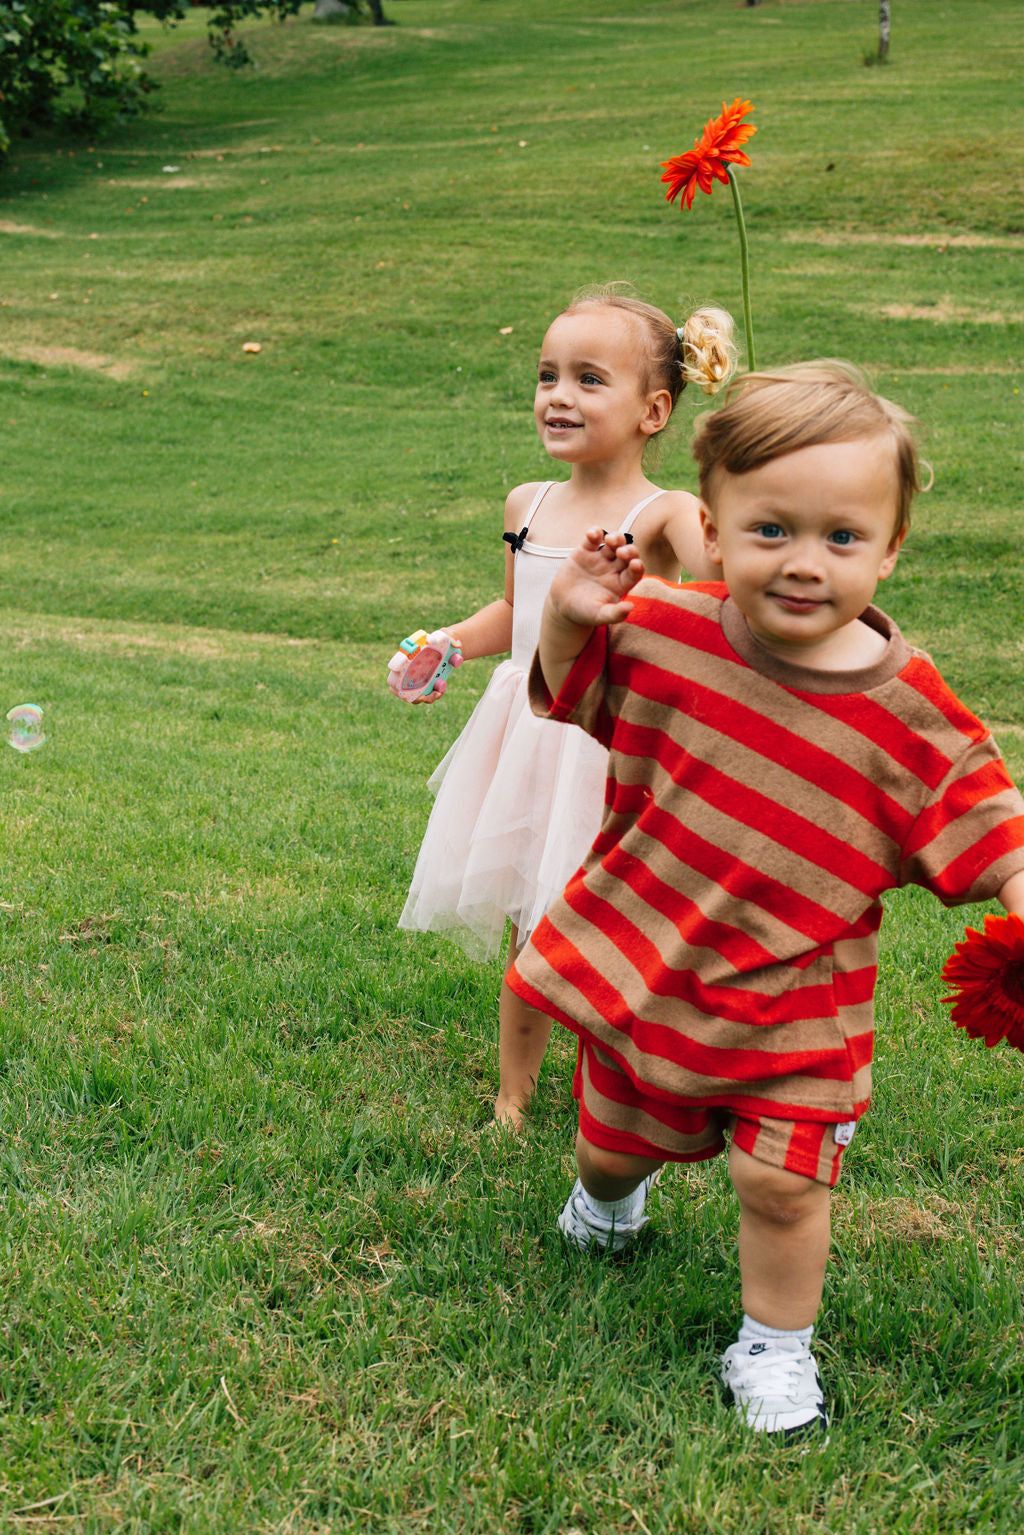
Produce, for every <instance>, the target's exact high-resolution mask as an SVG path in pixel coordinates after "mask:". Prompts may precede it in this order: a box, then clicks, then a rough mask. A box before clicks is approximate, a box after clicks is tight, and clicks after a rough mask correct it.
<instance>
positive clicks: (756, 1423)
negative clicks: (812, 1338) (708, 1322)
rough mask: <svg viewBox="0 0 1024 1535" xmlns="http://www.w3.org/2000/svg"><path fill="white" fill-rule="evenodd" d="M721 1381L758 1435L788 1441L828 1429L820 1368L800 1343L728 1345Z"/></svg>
mask: <svg viewBox="0 0 1024 1535" xmlns="http://www.w3.org/2000/svg"><path fill="white" fill-rule="evenodd" d="M722 1382H723V1384H724V1385H726V1386H728V1388H729V1390H730V1391H731V1392H732V1396H733V1401H734V1402H735V1403H736V1411H737V1412H738V1413H739V1414H740V1416H741V1417H742V1418H743V1419H744V1420H745V1421H746V1423H747V1424H748V1425H749V1426H750V1427H751V1428H755V1429H760V1430H761V1432H762V1433H765V1434H779V1435H780V1436H782V1437H788V1436H790V1435H794V1436H795V1435H797V1434H804V1435H806V1434H808V1433H812V1432H814V1433H817V1432H820V1433H824V1432H825V1431H826V1430H827V1428H828V1413H827V1412H826V1411H825V1397H824V1393H823V1392H822V1389H821V1376H820V1375H819V1374H818V1366H817V1364H816V1362H815V1359H814V1355H813V1354H812V1353H811V1351H810V1349H809V1347H808V1346H807V1344H806V1343H803V1342H801V1341H800V1340H799V1339H788V1338H770V1339H768V1340H766V1341H765V1342H760V1341H758V1342H743V1343H734V1344H732V1346H731V1347H730V1348H727V1349H726V1351H725V1353H724V1354H723V1355H722Z"/></svg>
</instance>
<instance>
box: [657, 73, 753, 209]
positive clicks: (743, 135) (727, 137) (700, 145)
mask: <svg viewBox="0 0 1024 1535" xmlns="http://www.w3.org/2000/svg"><path fill="white" fill-rule="evenodd" d="M752 109H753V103H752V102H750V101H744V100H743V99H742V97H740V96H737V97H736V100H735V101H734V102H733V104H732V106H731V107H727V106H726V104H725V102H724V101H723V102H722V115H721V117H712V118H711V119H710V121H709V122H708V124H707V126H706V127H705V129H704V132H703V133H702V134H701V136H700V138H699V139H697V140H696V141H695V142H694V146H693V148H692V149H691V150H690V151H689V152H688V153H687V154H685V155H673V157H672V159H671V160H663V161H662V162H661V165H662V169H663V170H664V172H665V174H664V176H662V178H661V179H662V181H667V182H668V191H667V192H666V193H665V197H666V199H667V200H668V201H669V202H674V201H675V199H676V198H677V197H678V196H679V194H680V193H682V200H681V202H680V207H686V208H692V207H693V194H694V193H695V192H696V190H697V188H698V187H700V189H701V191H702V192H710V191H711V188H712V186H713V185H714V181H715V180H716V179H717V180H718V181H722V182H728V180H729V173H728V171H727V170H726V168H725V167H726V166H727V165H728V164H730V163H731V164H733V165H749V164H750V156H749V155H746V154H744V153H743V150H742V149H741V148H740V145H741V144H745V143H746V142H747V140H748V139H749V138H752V137H753V135H754V134H755V133H756V132H757V129H756V128H755V127H754V124H753V123H745V122H742V121H741V118H744V117H746V115H747V113H748V112H750V111H751V110H752Z"/></svg>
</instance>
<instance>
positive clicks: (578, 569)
mask: <svg viewBox="0 0 1024 1535" xmlns="http://www.w3.org/2000/svg"><path fill="white" fill-rule="evenodd" d="M643 574H644V562H643V560H641V559H640V557H639V555H638V554H637V553H636V552H635V546H634V545H633V544H629V543H627V542H626V539H625V536H624V535H623V534H622V533H609V534H605V533H604V532H602V530H601V529H600V528H588V529H587V532H586V534H585V536H584V539H583V542H582V543H581V544H580V545H579V546H578V548H576V549H574V550H573V552H572V554H570V556H569V558H568V559H567V560H566V561H565V564H564V565H562V566H561V567H560V568H559V570H558V573H557V575H556V576H555V579H554V581H553V582H552V583H551V595H550V602H549V614H550V617H551V618H552V619H553V620H554V621H555V624H556V626H557V627H558V628H565V629H568V628H570V627H578V628H585V629H593V628H595V627H596V626H597V625H599V624H618V623H621V622H622V620H623V619H624V618H625V617H626V615H627V613H630V612H632V609H633V604H632V603H631V602H630V601H628V600H627V597H626V594H627V592H630V591H632V589H633V587H634V586H635V585H636V583H637V582H638V581H639V580H641V579H642V578H643Z"/></svg>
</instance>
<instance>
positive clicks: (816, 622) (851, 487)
mask: <svg viewBox="0 0 1024 1535" xmlns="http://www.w3.org/2000/svg"><path fill="white" fill-rule="evenodd" d="M712 499H713V501H714V507H713V508H712V509H708V508H707V507H702V508H701V521H702V525H703V528H704V541H705V549H706V551H707V553H708V555H709V557H710V558H711V559H712V560H713V561H714V562H715V563H716V564H720V565H721V566H722V573H723V576H724V578H725V581H726V582H727V584H728V587H729V593H730V595H731V596H732V598H733V600H734V601H735V602H736V604H737V606H738V607H739V608H740V609H741V610H742V612H743V614H744V615H745V617H746V620H747V623H748V625H749V627H750V631H751V633H752V634H753V635H754V637H755V638H756V639H758V640H759V641H760V642H761V644H763V645H764V646H765V647H766V648H767V649H768V650H771V651H773V652H774V653H775V654H777V655H779V656H781V657H783V658H784V659H788V660H790V661H794V662H797V663H798V664H800V665H802V666H813V667H819V668H821V669H823V670H826V671H846V670H855V669H857V668H859V667H863V666H869V665H871V664H872V663H873V662H874V661H875V660H876V659H878V647H879V645H881V643H882V641H881V640H880V638H879V636H877V635H876V634H875V632H874V631H873V630H871V629H869V628H868V627H867V626H866V625H864V624H860V623H858V622H857V620H858V619H859V618H860V615H861V614H862V613H863V611H864V609H865V608H866V607H867V606H868V605H869V603H870V602H871V600H872V598H873V597H874V594H875V588H876V586H877V585H878V582H879V581H881V580H884V579H885V577H886V576H888V575H889V574H890V573H891V571H892V570H893V568H894V566H895V564H896V560H897V558H898V556H899V550H900V545H901V543H902V541H903V535H902V534H896V532H895V531H894V530H895V524H896V512H897V485H896V462H895V454H894V450H893V446H892V443H891V442H890V441H889V440H888V438H886V437H882V436H879V437H872V438H869V439H866V440H865V439H861V440H859V441H855V442H830V443H820V444H816V445H815V446H813V447H809V448H800V449H798V450H797V451H796V452H795V453H788V454H786V455H785V456H784V457H782V458H776V459H772V460H770V461H769V462H768V463H766V464H761V465H760V466H759V467H758V468H756V469H751V470H749V471H748V472H747V473H745V474H729V473H728V472H726V471H724V470H722V471H719V472H718V474H717V475H716V476H715V479H714V482H713V496H712Z"/></svg>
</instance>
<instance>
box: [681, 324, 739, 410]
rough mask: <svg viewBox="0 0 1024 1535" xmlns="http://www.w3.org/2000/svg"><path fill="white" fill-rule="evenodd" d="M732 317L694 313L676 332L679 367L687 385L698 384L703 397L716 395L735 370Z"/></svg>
mask: <svg viewBox="0 0 1024 1535" xmlns="http://www.w3.org/2000/svg"><path fill="white" fill-rule="evenodd" d="M735 329H736V327H735V325H734V324H733V319H732V315H730V314H728V313H727V312H726V311H725V310H724V309H714V308H710V307H708V308H705V309H697V310H695V311H694V312H693V314H692V315H691V316H690V318H689V319H688V320H687V322H686V324H685V325H681V326H680V327H679V328H678V330H677V331H676V336H677V338H678V341H679V351H680V354H681V355H680V363H679V368H680V371H681V373H682V375H683V378H684V380H685V381H686V383H688V384H697V385H699V387H700V388H701V389H702V390H703V391H704V393H705V394H717V393H718V391H719V390H720V389H721V388H722V387H723V386H724V385H725V384H727V383H728V381H729V379H730V378H731V377H732V375H733V373H734V372H735V370H736V345H735V342H734V341H733V335H734V333H735Z"/></svg>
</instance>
